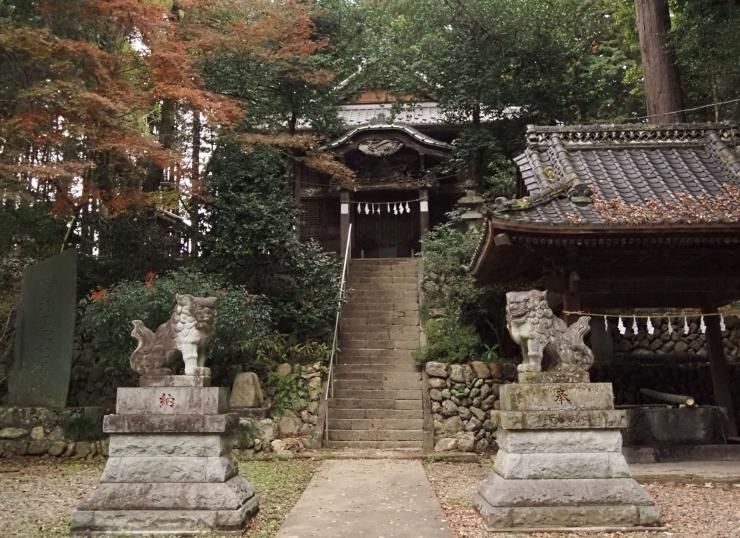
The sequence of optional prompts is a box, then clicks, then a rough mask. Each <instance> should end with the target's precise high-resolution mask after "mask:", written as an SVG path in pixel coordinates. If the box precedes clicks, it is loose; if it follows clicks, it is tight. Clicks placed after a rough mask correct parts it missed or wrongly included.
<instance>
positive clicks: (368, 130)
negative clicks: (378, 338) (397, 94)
mask: <svg viewBox="0 0 740 538" xmlns="http://www.w3.org/2000/svg"><path fill="white" fill-rule="evenodd" d="M374 133H377V134H382V133H386V134H388V133H396V134H398V133H402V134H403V135H406V136H408V137H409V138H411V139H412V140H414V141H416V142H417V143H418V144H420V145H421V146H424V147H428V148H430V149H433V150H436V151H437V152H439V151H441V152H444V153H449V152H451V151H452V149H453V147H454V146H453V145H452V144H448V143H447V142H442V141H441V140H437V139H436V138H433V137H431V136H429V135H426V134H424V133H422V132H421V131H419V130H418V129H414V128H413V127H411V126H409V125H403V124H399V123H374V124H368V125H362V126H360V127H356V128H354V129H352V130H351V131H349V132H347V133H346V134H344V135H342V136H341V137H339V138H337V139H336V140H334V141H333V142H330V143H329V144H327V145H325V146H324V147H323V148H322V149H325V150H336V149H338V148H340V147H341V146H343V145H345V144H348V143H350V142H351V141H352V140H353V139H355V138H358V137H361V136H362V135H368V134H369V135H372V134H374ZM363 138H364V136H363Z"/></svg>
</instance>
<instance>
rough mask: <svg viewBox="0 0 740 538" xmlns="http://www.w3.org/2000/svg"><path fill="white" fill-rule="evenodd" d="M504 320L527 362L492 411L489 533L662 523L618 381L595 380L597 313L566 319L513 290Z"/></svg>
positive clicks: (535, 297) (483, 507) (483, 504)
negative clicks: (629, 445)
mask: <svg viewBox="0 0 740 538" xmlns="http://www.w3.org/2000/svg"><path fill="white" fill-rule="evenodd" d="M506 302H507V304H506V319H507V326H508V329H509V332H510V333H511V336H512V338H513V339H514V341H515V342H516V343H517V344H519V345H520V346H521V349H522V355H523V358H524V361H523V363H522V364H520V365H519V366H518V376H519V382H518V383H512V384H509V385H503V386H502V387H501V409H500V410H497V411H492V412H491V415H492V420H493V422H494V424H497V426H498V431H497V434H496V437H497V441H498V445H499V451H498V454H497V455H496V460H495V463H494V468H493V471H492V472H491V474H490V476H489V477H488V478H486V479H485V480H484V481H482V482H481V483H480V485H479V487H478V492H477V494H476V496H475V500H474V502H475V506H476V509H477V510H478V512H479V513H480V515H481V516H482V517H483V520H484V522H485V524H486V527H487V528H488V530H490V531H501V532H503V531H534V530H553V528H558V529H583V528H592V529H593V528H600V529H618V528H631V529H634V528H636V527H652V526H656V525H659V518H660V509H659V508H658V507H657V506H656V505H655V503H654V502H653V500H652V499H651V498H650V497H649V496H648V494H647V493H646V492H645V490H644V489H643V488H642V487H641V486H640V485H639V484H638V483H637V482H635V481H634V480H633V479H632V477H631V474H630V470H629V467H628V466H627V462H626V461H625V459H624V456H622V452H621V448H622V435H621V432H620V428H623V427H625V423H626V417H625V413H624V411H618V410H615V409H614V403H613V395H612V386H611V383H589V374H588V369H589V367H590V366H591V363H592V362H593V355H592V353H591V351H590V350H589V348H588V347H587V346H586V345H585V344H584V343H583V337H584V336H585V334H586V332H587V331H588V325H589V318H588V317H581V318H580V319H578V320H577V321H576V322H575V323H574V324H573V325H571V326H568V325H567V324H566V323H565V322H564V321H563V320H561V319H560V318H557V317H555V316H554V314H553V312H552V310H550V308H549V306H548V305H547V301H546V295H545V292H542V291H536V290H533V291H528V292H510V293H507V294H506Z"/></svg>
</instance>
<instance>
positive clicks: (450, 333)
mask: <svg viewBox="0 0 740 538" xmlns="http://www.w3.org/2000/svg"><path fill="white" fill-rule="evenodd" d="M424 329H425V332H426V336H427V345H426V346H424V347H421V348H419V349H417V350H415V351H414V359H416V360H417V361H419V362H420V363H425V362H427V361H438V362H447V363H460V362H468V361H472V360H477V359H480V356H481V354H482V352H483V343H482V342H481V339H480V337H479V336H478V332H477V331H476V329H475V327H474V326H472V325H469V324H464V323H461V322H460V320H459V319H458V318H456V317H441V318H435V319H430V320H429V321H427V323H426V325H425V326H424Z"/></svg>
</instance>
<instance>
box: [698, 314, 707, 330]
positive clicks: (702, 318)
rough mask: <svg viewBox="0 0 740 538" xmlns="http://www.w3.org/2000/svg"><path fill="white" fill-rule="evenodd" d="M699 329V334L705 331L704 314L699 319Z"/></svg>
mask: <svg viewBox="0 0 740 538" xmlns="http://www.w3.org/2000/svg"><path fill="white" fill-rule="evenodd" d="M699 330H700V331H701V334H705V333H706V332H707V324H706V323H704V316H702V317H701V318H700V319H699Z"/></svg>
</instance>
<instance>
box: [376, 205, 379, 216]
mask: <svg viewBox="0 0 740 538" xmlns="http://www.w3.org/2000/svg"><path fill="white" fill-rule="evenodd" d="M375 214H376V215H380V206H377V205H376V206H375Z"/></svg>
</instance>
